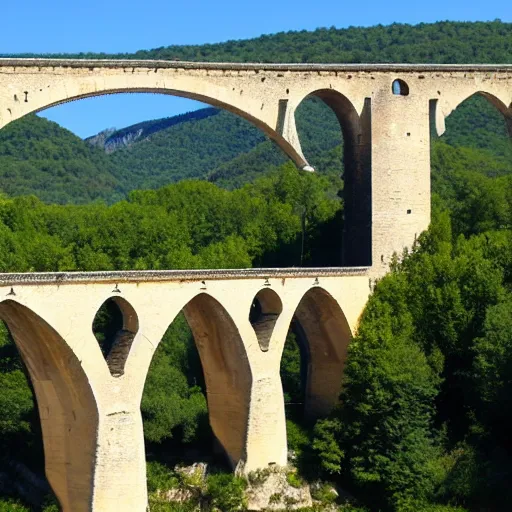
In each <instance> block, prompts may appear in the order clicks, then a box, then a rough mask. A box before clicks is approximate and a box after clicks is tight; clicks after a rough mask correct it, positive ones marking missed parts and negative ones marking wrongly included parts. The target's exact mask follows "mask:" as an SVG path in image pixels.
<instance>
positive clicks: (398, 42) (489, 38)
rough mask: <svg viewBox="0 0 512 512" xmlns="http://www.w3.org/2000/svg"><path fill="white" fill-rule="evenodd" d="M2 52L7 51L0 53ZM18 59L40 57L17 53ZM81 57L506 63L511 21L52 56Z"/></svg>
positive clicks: (510, 55) (510, 56)
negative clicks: (116, 52)
mask: <svg viewBox="0 0 512 512" xmlns="http://www.w3.org/2000/svg"><path fill="white" fill-rule="evenodd" d="M4 56H8V55H4ZM18 56H19V57H42V55H40V54H20V55H18ZM47 56H48V57H57V58H59V57H73V58H83V59H94V58H107V57H109V58H111V57H114V58H120V59H167V60H175V59H179V60H190V61H205V62H353V63H357V62H426V63H429V62H430V63H448V64H463V63H478V62H480V63H489V62H492V63H511V62H512V23H503V22H501V21H500V20H495V21H492V22H477V23H474V22H473V23H471V22H454V21H444V22H438V23H420V24H418V25H406V24H400V23H394V24H392V25H387V26H383V25H377V26H374V27H349V28H347V29H337V28H334V27H331V28H320V29H317V30H314V31H306V30H302V31H298V32H293V31H291V32H280V33H278V34H272V35H263V36H261V37H257V38H254V39H245V40H240V41H227V42H225V43H216V44H204V45H195V46H194V45H189V46H167V47H161V48H155V49H153V50H140V51H138V52H136V53H119V54H116V55H108V54H105V53H101V54H98V53H80V54H52V55H47Z"/></svg>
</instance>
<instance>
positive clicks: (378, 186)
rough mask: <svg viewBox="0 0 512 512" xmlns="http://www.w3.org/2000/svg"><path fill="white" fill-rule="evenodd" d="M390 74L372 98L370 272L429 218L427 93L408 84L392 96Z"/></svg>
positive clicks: (382, 269) (378, 270)
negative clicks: (404, 90) (402, 92)
mask: <svg viewBox="0 0 512 512" xmlns="http://www.w3.org/2000/svg"><path fill="white" fill-rule="evenodd" d="M392 81H393V79H392V77H390V79H389V84H385V85H387V87H385V88H382V89H380V90H378V91H377V92H376V94H375V97H373V98H372V103H371V109H372V112H371V125H372V190H371V194H372V274H373V275H374V277H381V276H382V275H384V274H385V273H386V272H387V271H388V269H389V264H390V261H391V257H392V255H393V253H395V252H396V253H398V255H401V253H402V251H403V249H404V248H405V247H411V245H412V243H413V242H414V240H415V239H416V238H417V237H418V236H419V234H420V233H421V232H422V231H424V230H425V229H427V228H428V225H429V222H430V122H429V98H428V97H426V96H425V94H424V92H422V91H417V90H415V88H414V86H413V85H416V84H417V82H416V84H411V86H410V89H409V94H408V95H407V96H401V95H394V94H393V92H392Z"/></svg>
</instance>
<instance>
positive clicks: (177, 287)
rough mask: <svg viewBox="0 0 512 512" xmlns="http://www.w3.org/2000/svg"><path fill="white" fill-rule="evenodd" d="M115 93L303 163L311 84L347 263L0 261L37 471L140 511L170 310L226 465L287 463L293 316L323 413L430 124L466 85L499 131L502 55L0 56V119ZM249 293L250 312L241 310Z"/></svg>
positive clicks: (415, 231)
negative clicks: (256, 139)
mask: <svg viewBox="0 0 512 512" xmlns="http://www.w3.org/2000/svg"><path fill="white" fill-rule="evenodd" d="M119 92H152V93H162V94H171V95H177V96H183V97H187V98H191V99H196V100H199V101H203V102H206V103H209V104H211V105H214V106H218V107H221V108H224V109H226V110H228V111H230V112H233V113H235V114H237V115H240V116H242V117H244V118H245V119H247V120H248V121H250V122H251V123H253V124H254V125H255V126H257V127H258V128H260V129H261V130H262V131H263V132H264V133H265V134H266V135H267V136H269V137H270V138H271V139H272V140H273V141H274V142H275V143H276V144H278V145H279V147H280V148H281V149H282V150H283V151H284V152H285V153H286V154H287V155H288V156H289V157H290V158H291V159H292V160H293V161H294V162H295V163H296V164H297V166H299V167H300V168H303V169H305V170H311V168H310V166H309V164H308V162H307V161H306V159H305V157H304V155H303V152H302V149H301V144H300V140H299V137H298V134H297V129H296V124H295V111H296V109H297V108H298V106H299V105H300V103H301V102H302V101H303V100H304V99H305V98H307V97H308V96H316V97H318V98H320V99H321V100H323V101H324V102H325V103H326V104H327V105H328V106H329V107H331V109H333V111H334V112H335V114H336V116H337V117H338V120H339V122H340V127H341V130H342V132H343V138H344V142H345V144H344V148H345V149H344V151H345V155H344V164H345V166H344V168H345V175H344V181H345V232H344V233H343V237H344V240H343V245H344V255H343V259H344V265H345V267H340V268H324V269H253V270H238V271H237V270H233V271H227V270H224V271H223V270H220V271H162V272H151V271H148V272H93V273H70V274H66V273H59V274H4V275H0V318H1V319H3V320H4V321H5V322H6V323H7V325H8V327H9V329H10V331H11V333H12V335H13V337H14V340H15V342H16V344H17V346H18V348H19V351H20V353H21V355H22V357H23V360H24V362H25V364H26V366H27V368H28V371H29V374H30V378H31V380H32V383H33V386H34V390H35V393H36V397H37V403H38V407H39V414H40V418H41V423H42V431H43V440H44V449H45V464H46V473H47V476H48V480H49V482H50V484H51V486H52V488H53V490H54V491H55V494H56V495H57V497H58V499H59V502H60V504H61V507H62V509H63V511H64V512H87V511H94V512H100V511H101V512H114V511H116V512H117V511H123V512H143V511H144V510H145V509H146V505H147V491H146V471H145V453H144V440H143V425H142V419H141V413H140V401H141V397H142V392H143V388H144V382H145V379H146V375H147V372H148V369H149V365H150V362H151V359H152V356H153V354H154V352H155V350H156V348H157V346H158V344H159V342H160V340H161V339H162V336H163V334H164V333H165V331H166V329H167V327H168V325H169V324H170V323H171V322H172V320H173V319H174V318H175V317H176V315H177V314H178V313H179V312H180V311H182V310H183V311H184V313H185V317H186V319H187V321H188V323H189V325H190V327H191V330H192V332H193V335H194V338H195V342H196V345H197V347H198V351H199V354H200V358H201V362H202V366H203V371H204V375H205V381H206V387H207V400H208V409H209V417H210V424H211V426H212V429H213V432H214V434H215V436H216V437H217V439H218V440H219V442H220V444H221V445H222V446H223V448H224V450H225V452H226V455H227V457H228V459H229V460H230V462H231V464H232V466H233V468H234V469H237V470H238V471H240V472H245V473H247V472H250V471H252V470H255V469H259V468H263V467H267V466H268V465H272V464H276V465H286V462H287V460H286V454H287V445H286V428H285V415H284V402H283V391H282V385H281V381H280V377H279V367H280V360H281V355H282V351H283V347H284V342H285V338H286V334H287V331H288V328H289V326H290V322H291V321H292V318H294V317H295V318H296V319H298V321H299V322H300V324H301V326H302V329H303V331H304V334H305V337H306V338H307V341H308V345H309V352H310V361H309V368H308V378H307V393H306V411H307V413H308V414H310V415H311V416H322V415H325V414H327V413H328V412H329V410H330V409H331V408H332V407H333V405H334V404H335V403H336V401H337V399H338V395H339V392H340V389H341V383H342V377H343V367H344V362H345V357H346V353H347V347H348V344H349V342H350V339H351V337H352V335H353V334H354V333H355V331H356V329H357V323H358V319H359V317H360V315H361V312H362V311H363V309H364V306H365V304H366V302H367V299H368V296H369V294H370V292H371V289H372V286H373V284H374V282H375V279H376V278H379V277H381V276H382V275H384V274H385V273H386V271H387V269H388V266H389V262H390V260H391V258H392V256H393V254H394V253H399V254H400V253H401V252H402V251H403V249H404V248H406V247H410V246H411V245H412V244H413V243H414V241H415V239H416V237H417V236H418V235H419V234H420V233H421V232H422V231H423V230H425V229H426V228H427V227H428V224H429V220H430V130H431V126H434V127H435V129H436V130H437V132H438V133H439V134H441V133H442V132H443V130H444V119H445V117H446V116H447V115H449V114H450V113H451V112H452V111H453V110H454V109H455V108H456V107H457V105H459V103H461V102H462V101H464V100H465V99H466V98H468V97H470V96H471V95H473V94H475V93H479V94H481V95H483V96H484V97H486V98H487V99H488V100H489V101H490V102H491V103H492V104H493V105H494V106H495V107H496V108H497V109H498V110H499V111H500V112H501V113H502V114H503V115H504V117H505V119H506V122H507V125H508V127H509V130H510V132H511V134H512V66H499V65H487V66H484V65H464V66H452V65H450V66H441V65H434V66H430V65H396V64H393V65H390V64H385V65H381V64H375V65H338V64H333V65H324V64H319V65H316V64H311V65H309V64H308V65H302V64H296V65H294V64H222V63H220V64H213V63H208V64H206V63H187V62H168V61H116V60H102V61H87V60H46V59H28V60H27V59H0V128H1V127H3V126H5V125H7V124H8V123H10V122H12V121H14V120H16V119H18V118H20V117H22V116H24V115H26V114H28V113H30V112H38V111H40V110H43V109H45V108H48V107H50V106H54V105H58V104H61V103H64V102H67V101H73V100H77V99H80V98H85V97H90V96H97V95H102V94H113V93H119ZM340 236H341V233H340ZM109 298H111V299H113V300H115V301H116V303H117V304H118V306H119V308H120V310H121V312H122V314H123V333H124V334H123V336H121V337H120V338H119V339H118V340H117V342H116V344H115V345H114V347H113V349H112V350H111V352H110V354H109V356H108V357H107V359H105V358H104V357H103V355H102V352H101V350H100V347H99V346H98V343H97V341H96V339H95V337H94V334H93V332H92V322H93V319H94V317H95V315H96V312H97V311H98V309H99V307H100V306H101V305H102V304H103V303H104V302H105V300H107V299H109ZM255 299H257V300H258V302H259V304H260V307H261V314H260V315H259V317H258V318H256V319H252V322H251V317H250V311H251V305H252V303H253V301H254V300H255Z"/></svg>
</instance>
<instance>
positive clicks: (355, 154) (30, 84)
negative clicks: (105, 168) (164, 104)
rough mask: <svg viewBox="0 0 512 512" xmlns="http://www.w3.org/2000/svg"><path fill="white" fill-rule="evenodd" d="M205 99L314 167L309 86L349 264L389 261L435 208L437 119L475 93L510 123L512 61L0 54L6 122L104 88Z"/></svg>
mask: <svg viewBox="0 0 512 512" xmlns="http://www.w3.org/2000/svg"><path fill="white" fill-rule="evenodd" d="M120 92H151V93H162V94H170V95H175V96H183V97H186V98H191V99H194V100H199V101H203V102H205V103H209V104H210V105H214V106H217V107H221V108H224V109H226V110H228V111H230V112H233V113H235V114H237V115H240V116H242V117H243V118H245V119H247V120H248V121H249V122H251V123H253V124H254V125H255V126H257V127H258V128H260V129H261V130H262V131H263V132H264V133H265V134H266V135H268V136H269V137H270V138H271V139H272V140H274V141H275V143H276V144H277V145H278V146H279V147H280V148H281V149H282V150H283V151H284V152H285V153H286V154H287V155H288V156H289V157H290V158H291V159H292V160H293V161H294V162H295V163H296V164H297V166H299V167H300V168H303V169H306V170H311V167H310V166H309V164H308V162H307V161H306V159H305V157H304V155H303V153H302V149H301V145H300V140H299V137H298V134H297V128H296V125H295V111H296V109H297V107H298V106H299V105H300V103H301V102H302V101H303V100H304V99H305V98H307V97H308V96H316V97H319V98H321V99H322V100H323V101H324V102H325V103H326V104H327V105H328V106H329V107H331V109H332V110H333V111H334V112H335V114H336V116H337V117H338V120H339V122H340V126H341V130H342V132H343V139H344V151H345V154H344V168H345V171H344V187H345V188H344V191H345V206H344V209H345V233H344V244H343V246H344V254H343V265H345V266H372V273H373V274H374V275H375V276H379V275H381V274H382V273H384V272H386V269H387V268H388V265H389V260H390V257H391V255H392V254H393V253H394V252H395V251H398V252H401V251H402V248H403V247H406V246H409V245H410V244H411V242H412V241H413V240H414V238H415V237H416V236H417V235H418V234H419V233H421V232H422V231H423V230H424V229H425V228H426V227H427V226H428V223H429V219H430V126H431V121H432V123H435V126H436V127H437V131H438V133H442V132H443V131H444V119H445V117H446V116H448V115H449V114H450V113H451V112H452V111H453V110H454V109H455V108H456V107H457V106H458V105H459V104H460V103H461V102H462V101H464V100H465V99H467V98H468V97H470V96H471V95H473V94H475V93H480V94H482V95H483V96H485V97H486V98H487V99H488V100H489V101H490V102H491V103H492V104H493V105H495V107H496V108H497V109H498V110H499V111H500V112H502V113H503V115H504V116H505V119H506V120H507V123H508V127H509V130H510V131H511V133H512V108H511V105H512V65H459V66H456V65H399V64H355V65H347V64H223V63H193V62H171V61H136V60H133V61H132V60H129V61H126V60H125V61H122V60H46V59H0V128H1V127H2V126H5V125H6V124H7V123H9V122H11V121H14V120H15V119H18V118H20V117H22V116H24V115H26V114H28V113H29V112H38V111H40V110H43V109H45V108H48V107H51V106H55V105H59V104H61V103H65V102H68V101H73V100H77V99H80V98H86V97H91V96H98V95H102V94H114V93H120Z"/></svg>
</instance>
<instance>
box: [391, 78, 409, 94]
mask: <svg viewBox="0 0 512 512" xmlns="http://www.w3.org/2000/svg"><path fill="white" fill-rule="evenodd" d="M391 90H392V92H393V94H394V95H395V96H409V86H408V85H407V83H406V82H404V81H403V80H401V79H400V78H397V79H396V80H395V81H394V82H393V85H392V86H391Z"/></svg>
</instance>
